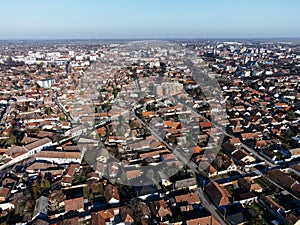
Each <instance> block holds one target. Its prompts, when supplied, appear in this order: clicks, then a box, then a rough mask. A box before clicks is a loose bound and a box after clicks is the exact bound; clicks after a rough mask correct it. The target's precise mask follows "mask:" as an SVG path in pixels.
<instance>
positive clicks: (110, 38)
mask: <svg viewBox="0 0 300 225" xmlns="http://www.w3.org/2000/svg"><path fill="white" fill-rule="evenodd" d="M233 39H234V40H257V39H259V40H275V39H300V36H298V37H288V36H287V37H259V36H258V37H153V38H146V37H145V38H142V37H136V38H135V37H124V38H118V37H107V38H96V37H91V38H87V37H79V38H71V37H66V38H60V37H58V38H0V41H64V40H70V41H72V40H74V41H89V40H96V41H98V40H99V41H101V40H233Z"/></svg>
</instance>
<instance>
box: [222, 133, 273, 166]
mask: <svg viewBox="0 0 300 225" xmlns="http://www.w3.org/2000/svg"><path fill="white" fill-rule="evenodd" d="M225 134H226V135H228V136H229V137H232V138H235V137H234V136H233V135H231V134H229V133H227V132H225ZM242 147H243V148H245V149H246V150H247V151H248V152H250V153H252V154H253V155H254V156H255V157H256V158H258V159H260V160H261V161H263V162H265V163H266V164H267V165H268V166H270V167H273V166H276V165H275V164H274V163H272V162H270V161H269V160H267V159H265V158H264V157H263V156H261V155H260V154H258V152H256V151H255V150H254V149H252V148H250V147H249V146H247V145H245V144H243V143H242Z"/></svg>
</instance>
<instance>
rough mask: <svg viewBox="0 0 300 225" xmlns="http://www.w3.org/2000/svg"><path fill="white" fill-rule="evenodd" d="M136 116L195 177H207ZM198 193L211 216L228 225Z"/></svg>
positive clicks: (201, 193) (206, 199)
mask: <svg viewBox="0 0 300 225" xmlns="http://www.w3.org/2000/svg"><path fill="white" fill-rule="evenodd" d="M133 114H134V117H135V118H136V119H137V120H138V121H139V122H140V123H141V124H142V125H143V126H144V127H146V128H147V129H148V130H149V131H150V132H151V134H152V135H153V136H154V137H155V138H157V139H158V140H159V141H160V142H162V143H164V144H165V145H166V146H167V147H168V148H169V149H170V150H172V151H173V154H174V155H175V156H176V157H177V159H178V160H180V161H181V162H182V163H183V164H184V165H187V166H188V167H189V168H190V169H191V170H192V171H193V173H195V175H196V174H197V173H201V174H203V175H204V176H205V177H206V174H204V173H203V171H201V170H199V167H198V165H196V164H195V163H194V162H192V161H191V160H190V159H189V158H186V157H185V156H184V155H182V154H181V153H179V152H178V151H176V150H174V149H173V147H172V146H171V145H169V143H167V142H166V141H164V140H163V139H162V137H160V136H159V135H158V134H157V132H156V131H154V130H153V129H152V128H151V127H149V126H148V125H147V124H146V123H145V122H144V121H143V120H141V119H140V118H139V117H137V116H136V115H135V113H133ZM198 192H199V197H200V200H201V204H202V205H203V206H204V207H205V208H206V209H207V210H208V211H209V212H210V213H211V215H213V216H214V217H215V218H216V219H217V220H218V221H219V222H220V223H221V224H222V225H227V223H226V222H225V221H224V219H223V217H222V216H221V213H220V212H219V211H218V210H217V208H216V207H215V206H214V204H212V203H211V202H210V201H209V200H208V198H207V197H206V195H205V193H204V192H203V190H202V189H201V188H198Z"/></svg>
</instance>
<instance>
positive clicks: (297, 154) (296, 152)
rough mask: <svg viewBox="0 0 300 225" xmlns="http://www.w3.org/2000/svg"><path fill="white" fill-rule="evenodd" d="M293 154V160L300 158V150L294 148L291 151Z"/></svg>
mask: <svg viewBox="0 0 300 225" xmlns="http://www.w3.org/2000/svg"><path fill="white" fill-rule="evenodd" d="M289 151H290V153H291V159H296V158H299V157H300V148H294V149H290V150H289Z"/></svg>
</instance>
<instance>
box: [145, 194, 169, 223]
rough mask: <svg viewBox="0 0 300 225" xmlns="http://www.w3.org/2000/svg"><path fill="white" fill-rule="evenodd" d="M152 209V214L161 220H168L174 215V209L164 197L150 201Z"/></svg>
mask: <svg viewBox="0 0 300 225" xmlns="http://www.w3.org/2000/svg"><path fill="white" fill-rule="evenodd" d="M149 205H150V210H151V212H152V214H153V215H154V216H155V217H156V218H158V219H159V220H160V221H162V222H163V221H166V220H168V219H169V218H170V217H171V216H172V211H171V209H170V207H169V206H168V205H167V202H166V201H165V200H164V199H161V200H159V201H153V202H150V204H149Z"/></svg>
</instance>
